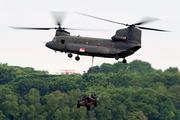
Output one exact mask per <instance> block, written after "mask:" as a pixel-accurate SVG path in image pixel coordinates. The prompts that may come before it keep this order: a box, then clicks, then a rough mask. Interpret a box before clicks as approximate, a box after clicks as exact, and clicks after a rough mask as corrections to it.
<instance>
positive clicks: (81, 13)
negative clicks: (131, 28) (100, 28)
mask: <svg viewBox="0 0 180 120" xmlns="http://www.w3.org/2000/svg"><path fill="white" fill-rule="evenodd" d="M77 14H80V15H83V16H87V17H91V18H95V19H99V20H103V21H107V22H111V23H115V24H121V25H126V26H128V25H127V24H124V23H120V22H115V21H111V20H107V19H103V18H99V17H95V16H91V15H87V14H83V13H78V12H77Z"/></svg>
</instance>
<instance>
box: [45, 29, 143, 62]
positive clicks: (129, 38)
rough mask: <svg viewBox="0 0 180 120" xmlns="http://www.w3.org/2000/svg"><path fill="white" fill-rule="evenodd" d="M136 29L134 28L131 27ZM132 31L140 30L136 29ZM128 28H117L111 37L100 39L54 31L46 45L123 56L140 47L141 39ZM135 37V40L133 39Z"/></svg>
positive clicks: (70, 51)
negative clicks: (54, 33)
mask: <svg viewBox="0 0 180 120" xmlns="http://www.w3.org/2000/svg"><path fill="white" fill-rule="evenodd" d="M133 29H136V28H133ZM134 31H136V32H137V31H140V30H138V29H136V30H134ZM134 31H132V28H131V31H130V30H128V29H122V30H118V31H117V32H116V35H115V36H113V37H112V39H100V38H90V37H81V36H70V33H68V32H67V31H56V35H55V37H54V38H53V40H52V41H50V42H47V43H46V47H48V48H50V49H52V50H54V51H61V52H67V53H70V54H71V53H74V54H77V55H87V56H97V57H107V58H115V59H116V60H118V59H119V58H125V57H127V56H129V55H132V54H134V52H136V51H137V50H138V49H140V48H141V40H140V39H139V40H136V39H137V38H136V37H133V35H134V34H132V32H134ZM136 35H138V34H136ZM139 36H140V37H141V35H140V33H139ZM133 39H135V40H133Z"/></svg>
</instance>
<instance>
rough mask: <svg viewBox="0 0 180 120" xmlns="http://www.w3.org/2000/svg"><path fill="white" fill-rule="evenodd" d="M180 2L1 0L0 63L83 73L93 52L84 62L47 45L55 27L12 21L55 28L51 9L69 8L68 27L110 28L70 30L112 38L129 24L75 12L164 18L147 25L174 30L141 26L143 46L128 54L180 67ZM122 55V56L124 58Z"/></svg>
mask: <svg viewBox="0 0 180 120" xmlns="http://www.w3.org/2000/svg"><path fill="white" fill-rule="evenodd" d="M179 6H180V1H179V0H172V1H170V0H158V1H157V0H149V1H145V0H86V1H85V0H51V1H50V0H29V1H25V0H0V62H2V63H8V64H9V65H14V66H21V67H33V68H35V69H36V70H48V71H49V72H50V73H53V74H54V73H55V72H59V71H60V70H62V69H71V70H75V71H76V72H80V73H82V72H83V71H87V70H88V68H89V67H90V66H91V60H92V58H91V57H87V56H80V61H76V60H75V59H74V57H75V56H76V55H73V58H71V59H70V58H68V57H67V54H65V53H60V52H57V53H55V52H54V51H52V50H50V49H48V48H46V47H45V42H47V41H51V40H52V38H53V36H54V34H55V31H54V30H49V31H30V30H29V31H28V30H14V29H11V28H9V27H8V26H20V27H56V25H55V22H54V20H53V18H52V15H51V12H52V11H67V12H68V15H67V16H66V18H65V20H64V23H63V26H64V27H71V28H85V29H86V28H87V29H105V30H108V31H103V32H91V31H85V32H84V31H69V32H71V35H81V36H87V37H98V38H111V36H113V35H114V34H115V32H116V30H117V29H122V28H125V26H122V25H118V24H113V23H108V22H105V21H100V20H96V19H93V18H89V17H85V16H81V15H78V14H76V13H75V12H81V13H85V14H89V15H93V16H98V17H101V18H105V19H110V20H113V21H118V22H122V23H128V24H132V23H136V22H139V21H140V20H142V19H143V18H144V17H146V16H148V17H154V18H158V19H160V20H158V21H155V22H152V23H148V24H145V25H142V26H143V27H151V28H159V29H165V30H170V31H172V32H167V33H166V32H154V31H147V30H142V48H141V49H140V50H139V51H137V52H136V53H135V54H134V55H132V56H129V57H127V58H126V59H127V61H128V62H131V61H133V60H135V59H139V60H142V61H146V62H149V63H151V65H152V67H153V68H155V69H162V70H165V69H167V68H169V67H178V68H179V69H180V64H179V60H180V55H179V52H180V34H179V27H180V14H179V11H180V7H179ZM120 60H121V59H120ZM115 62H117V61H116V60H115V59H113V58H97V57H95V59H94V65H101V64H102V63H111V64H113V63H115Z"/></svg>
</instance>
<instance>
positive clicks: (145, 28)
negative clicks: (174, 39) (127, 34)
mask: <svg viewBox="0 0 180 120" xmlns="http://www.w3.org/2000/svg"><path fill="white" fill-rule="evenodd" d="M136 27H137V26H136ZM137 28H140V29H144V30H153V31H161V32H169V31H167V30H161V29H154V28H147V27H137Z"/></svg>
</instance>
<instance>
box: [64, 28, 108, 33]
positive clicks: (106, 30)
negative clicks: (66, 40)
mask: <svg viewBox="0 0 180 120" xmlns="http://www.w3.org/2000/svg"><path fill="white" fill-rule="evenodd" d="M63 29H65V30H82V31H100V32H102V31H107V30H104V29H79V28H63Z"/></svg>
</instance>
